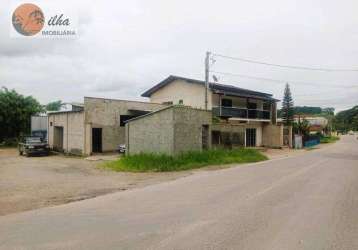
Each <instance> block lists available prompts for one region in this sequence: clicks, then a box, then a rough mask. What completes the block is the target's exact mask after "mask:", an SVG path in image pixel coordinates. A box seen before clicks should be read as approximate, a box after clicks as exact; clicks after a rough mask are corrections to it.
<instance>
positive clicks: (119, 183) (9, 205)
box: [0, 148, 191, 216]
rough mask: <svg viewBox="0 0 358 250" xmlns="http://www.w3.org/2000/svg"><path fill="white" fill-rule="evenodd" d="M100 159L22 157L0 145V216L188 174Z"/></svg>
mask: <svg viewBox="0 0 358 250" xmlns="http://www.w3.org/2000/svg"><path fill="white" fill-rule="evenodd" d="M100 163H101V161H88V160H85V159H83V158H76V157H64V156H58V155H55V156H49V157H29V158H28V157H22V156H19V155H18V153H17V149H15V148H12V149H4V148H1V149H0V216H1V215H6V214H10V213H16V212H21V211H26V210H32V209H37V208H41V207H47V206H54V205H60V204H65V203H69V202H74V201H80V200H84V199H89V198H93V197H96V196H99V195H104V194H108V193H113V192H119V191H124V190H127V189H133V188H138V187H143V186H147V185H151V184H156V183H160V182H165V181H169V180H174V179H177V178H180V177H184V176H187V175H190V174H191V172H179V173H135V174H134V173H117V172H112V171H109V170H105V169H101V168H98V167H97V166H98V164H100Z"/></svg>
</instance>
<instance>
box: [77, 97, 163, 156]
mask: <svg viewBox="0 0 358 250" xmlns="http://www.w3.org/2000/svg"><path fill="white" fill-rule="evenodd" d="M163 107H166V106H165V105H163V104H157V103H148V102H137V101H126V100H113V99H102V98H92V97H85V98H84V112H85V126H86V135H85V136H86V143H85V144H86V147H85V152H86V154H90V153H91V152H92V143H91V142H92V128H102V133H103V134H102V141H103V143H102V147H103V148H102V149H103V151H104V152H108V151H114V150H116V149H117V147H118V145H119V144H124V143H125V127H121V126H120V116H121V115H131V113H130V111H129V110H130V109H136V110H145V111H156V110H159V109H162V108H163Z"/></svg>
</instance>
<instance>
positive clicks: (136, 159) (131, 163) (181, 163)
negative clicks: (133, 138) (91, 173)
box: [105, 149, 267, 172]
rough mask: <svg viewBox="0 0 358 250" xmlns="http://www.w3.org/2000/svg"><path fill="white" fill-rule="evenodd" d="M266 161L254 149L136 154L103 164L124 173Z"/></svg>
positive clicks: (179, 169)
mask: <svg viewBox="0 0 358 250" xmlns="http://www.w3.org/2000/svg"><path fill="white" fill-rule="evenodd" d="M263 160H267V157H266V156H264V155H263V154H261V153H260V152H259V151H257V150H255V149H236V150H224V149H217V150H208V151H203V152H187V153H183V154H180V155H177V156H168V155H165V154H138V155H131V156H124V157H123V158H121V159H119V160H116V161H113V162H109V163H106V164H105V167H106V168H109V169H112V170H115V171H124V172H169V171H183V170H188V169H195V168H200V167H204V166H209V165H223V164H230V163H249V162H258V161H263Z"/></svg>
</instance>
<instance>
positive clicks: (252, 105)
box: [247, 102, 257, 109]
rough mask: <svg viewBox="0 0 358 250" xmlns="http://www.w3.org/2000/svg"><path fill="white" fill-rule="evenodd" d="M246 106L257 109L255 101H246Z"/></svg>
mask: <svg viewBox="0 0 358 250" xmlns="http://www.w3.org/2000/svg"><path fill="white" fill-rule="evenodd" d="M247 108H248V109H257V103H254V102H248V103H247Z"/></svg>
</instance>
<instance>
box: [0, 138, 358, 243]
mask: <svg viewBox="0 0 358 250" xmlns="http://www.w3.org/2000/svg"><path fill="white" fill-rule="evenodd" d="M357 194H358V141H357V140H356V139H355V137H353V136H346V137H343V138H342V140H341V141H340V142H338V143H337V144H334V145H332V146H329V147H326V148H324V149H320V150H316V151H310V152H308V153H306V154H303V155H299V156H294V157H289V158H284V159H278V160H272V161H268V162H263V163H258V164H249V165H242V166H238V167H236V168H230V169H224V170H220V171H203V172H200V173H197V174H195V175H191V176H189V177H186V178H181V179H177V180H175V181H172V182H167V183H161V184H158V185H152V186H148V187H145V188H141V189H134V190H130V191H125V192H119V193H116V194H110V195H106V196H101V197H98V198H95V199H90V200H85V201H81V202H75V203H71V204H67V205H62V206H57V207H52V208H45V209H41V210H37V211H30V212H25V213H20V214H13V215H8V216H3V217H0V225H1V226H0V235H1V238H0V241H1V242H0V249H6V250H8V249H250V250H253V249H260V250H261V249H275V250H277V249H283V250H287V249H312V250H319V249H325V250H326V249H347V250H348V249H358V237H357V235H358V214H357V211H358V196H357Z"/></svg>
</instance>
